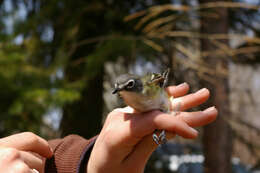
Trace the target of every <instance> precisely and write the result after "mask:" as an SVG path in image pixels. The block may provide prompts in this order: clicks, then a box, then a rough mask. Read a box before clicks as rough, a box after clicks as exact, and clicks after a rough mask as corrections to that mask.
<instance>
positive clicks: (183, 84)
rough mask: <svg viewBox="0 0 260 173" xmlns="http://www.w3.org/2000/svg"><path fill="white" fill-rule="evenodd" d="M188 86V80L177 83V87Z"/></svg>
mask: <svg viewBox="0 0 260 173" xmlns="http://www.w3.org/2000/svg"><path fill="white" fill-rule="evenodd" d="M186 86H188V84H187V83H186V82H184V83H181V84H179V85H177V87H180V88H182V87H186Z"/></svg>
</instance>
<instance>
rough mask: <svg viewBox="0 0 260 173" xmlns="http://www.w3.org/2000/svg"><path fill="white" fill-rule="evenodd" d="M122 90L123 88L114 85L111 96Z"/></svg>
mask: <svg viewBox="0 0 260 173" xmlns="http://www.w3.org/2000/svg"><path fill="white" fill-rule="evenodd" d="M123 89H124V86H120V85H118V84H116V85H115V89H114V90H113V91H112V94H116V93H118V92H119V91H122V90H123Z"/></svg>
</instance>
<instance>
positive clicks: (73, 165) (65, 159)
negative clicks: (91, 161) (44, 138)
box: [45, 135, 96, 173]
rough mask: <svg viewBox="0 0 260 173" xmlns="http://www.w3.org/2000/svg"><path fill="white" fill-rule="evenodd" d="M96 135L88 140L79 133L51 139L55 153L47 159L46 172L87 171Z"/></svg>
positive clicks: (72, 172) (75, 172) (50, 142)
mask: <svg viewBox="0 0 260 173" xmlns="http://www.w3.org/2000/svg"><path fill="white" fill-rule="evenodd" d="M95 140H96V137H93V138H91V139H90V140H86V139H84V138H82V137H80V136H78V135H69V136H67V137H65V138H63V139H55V140H51V141H49V144H50V146H51V148H52V149H53V152H54V155H53V157H52V158H50V159H46V161H45V173H85V171H86V165H87V161H88V158H89V155H90V152H91V150H92V147H93V145H94V143H95Z"/></svg>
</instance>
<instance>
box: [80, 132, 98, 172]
mask: <svg viewBox="0 0 260 173" xmlns="http://www.w3.org/2000/svg"><path fill="white" fill-rule="evenodd" d="M96 139H97V136H95V137H93V138H91V139H90V143H89V144H88V145H87V147H86V148H85V149H84V150H83V151H82V155H81V156H80V160H79V165H78V168H77V173H82V172H86V170H87V166H88V160H89V157H90V154H91V151H92V149H93V147H94V144H95V142H96Z"/></svg>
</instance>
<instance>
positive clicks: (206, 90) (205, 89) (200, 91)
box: [197, 88, 208, 94]
mask: <svg viewBox="0 0 260 173" xmlns="http://www.w3.org/2000/svg"><path fill="white" fill-rule="evenodd" d="M204 92H208V89H207V88H202V89H200V90H199V91H197V93H198V94H201V93H204Z"/></svg>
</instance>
